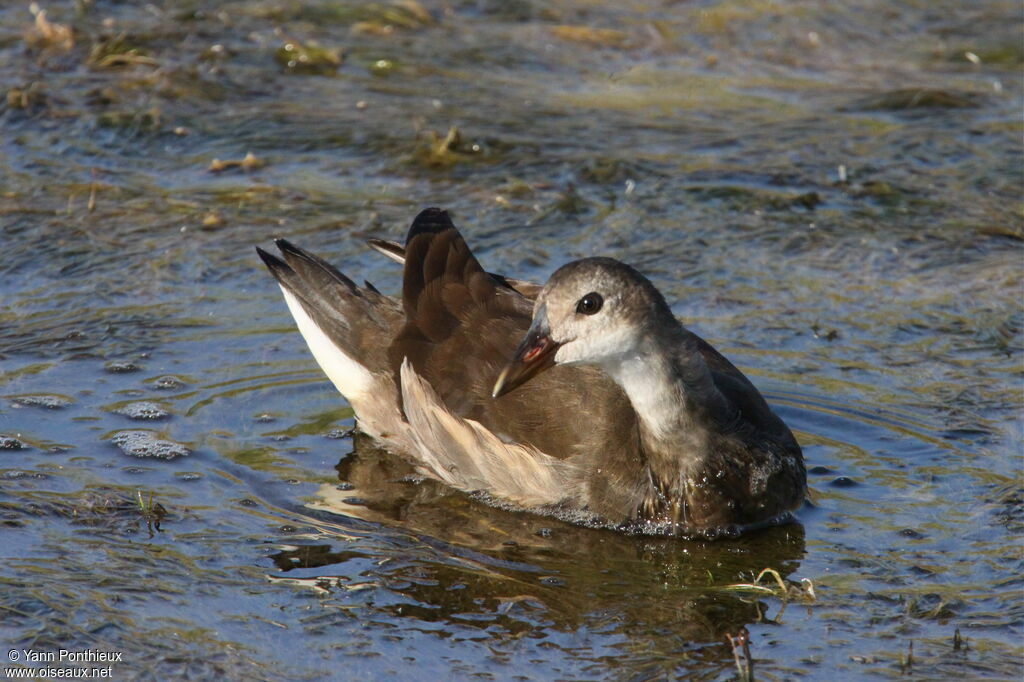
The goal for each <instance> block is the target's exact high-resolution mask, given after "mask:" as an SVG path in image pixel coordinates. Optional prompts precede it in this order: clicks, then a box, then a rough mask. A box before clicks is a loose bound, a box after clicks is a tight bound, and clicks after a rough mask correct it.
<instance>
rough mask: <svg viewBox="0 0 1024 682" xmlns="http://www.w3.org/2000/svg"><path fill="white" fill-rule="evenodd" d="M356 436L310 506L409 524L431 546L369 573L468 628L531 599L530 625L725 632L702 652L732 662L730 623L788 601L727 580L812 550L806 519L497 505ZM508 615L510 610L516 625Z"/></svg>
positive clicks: (674, 647) (303, 564)
mask: <svg viewBox="0 0 1024 682" xmlns="http://www.w3.org/2000/svg"><path fill="white" fill-rule="evenodd" d="M354 445H355V448H354V450H353V452H352V453H350V454H349V455H347V456H346V457H344V458H343V459H342V460H341V461H340V462H339V463H338V465H337V470H338V477H339V479H340V482H339V484H338V485H325V486H322V487H321V489H320V490H319V491H318V500H317V501H316V502H315V503H313V504H310V505H309V506H310V508H312V509H315V510H316V511H317V512H318V513H323V512H329V513H330V514H335V515H343V516H346V517H356V518H358V519H362V520H363V521H369V522H372V523H379V524H382V525H384V526H387V527H389V528H398V529H401V530H403V531H405V532H407V533H411V534H412V535H414V536H415V537H417V538H418V539H419V541H420V542H422V543H423V544H425V545H426V546H429V547H430V548H431V551H432V553H431V554H429V555H425V554H423V553H418V552H417V551H416V550H415V546H410V547H409V548H407V549H408V550H409V553H408V554H403V553H402V551H398V552H397V553H396V554H395V555H393V556H391V557H389V559H388V561H386V562H383V563H381V562H379V561H378V562H373V561H368V562H361V565H363V566H367V565H370V566H378V565H379V568H375V569H372V570H371V571H370V573H374V572H376V573H377V576H376V577H380V578H382V580H381V582H380V584H384V585H387V586H388V588H389V589H392V590H397V591H399V592H401V593H402V594H404V595H406V596H408V597H412V598H413V599H414V600H416V602H418V604H419V608H409V606H408V605H406V606H405V607H404V608H403V609H400V610H399V611H398V612H396V615H402V616H413V617H417V618H421V619H426V620H428V621H431V622H437V621H444V620H445V619H454V621H456V622H458V623H459V625H460V626H464V625H466V624H467V618H470V619H471V617H470V615H471V614H478V615H480V616H481V618H480V626H481V627H488V625H489V624H492V623H493V620H492V618H500V617H501V616H502V615H505V614H508V613H509V612H510V611H514V610H522V609H526V610H528V611H531V612H534V613H536V614H538V617H539V621H537V622H534V624H533V625H532V626H529V627H533V628H536V627H541V631H548V630H550V629H552V628H553V629H555V630H558V631H562V632H571V631H575V630H577V629H578V628H581V627H585V628H587V629H588V631H591V632H593V631H595V630H599V631H600V632H601V633H603V634H611V633H615V634H616V635H617V637H618V638H620V639H621V638H622V637H623V636H624V637H625V640H624V641H626V642H631V644H630V648H631V649H635V647H636V646H640V648H641V649H643V650H645V651H648V652H649V653H652V652H654V651H665V652H667V651H674V652H676V653H677V654H678V653H679V652H681V651H682V650H684V649H686V650H687V651H689V652H690V653H689V654H687V655H695V651H694V650H693V649H692V648H693V647H694V645H698V644H700V643H714V646H713V647H711V648H710V650H708V651H704V652H703V654H701V655H698V656H697V657H698V658H704V659H705V664H706V662H707V661H706V657H707V656H708V655H710V656H711V658H715V659H717V658H719V657H721V660H722V661H723V664H724V663H725V662H729V663H730V664H731V661H732V653H731V650H730V649H729V648H728V647H727V646H726V645H725V644H724V641H725V636H726V634H733V633H736V632H737V631H739V630H740V628H742V627H744V626H746V625H749V624H751V623H755V622H759V621H762V620H772V619H774V618H775V617H776V616H777V614H778V612H779V607H780V600H779V599H778V598H767V599H766V598H765V597H764V596H760V597H759V596H757V595H752V594H751V593H749V592H740V591H736V590H733V589H729V588H728V587H727V586H729V585H732V584H736V583H750V582H751V581H752V580H753V578H754V576H756V575H757V574H758V573H759V572H760V571H761V570H762V569H764V568H773V569H775V570H776V571H778V572H779V574H780V575H781V576H782V577H783V578H786V577H787V576H790V575H791V574H792V573H793V572H794V571H795V570H796V569H797V567H798V566H799V562H800V559H801V558H802V557H803V555H804V552H805V547H804V532H803V527H802V526H800V525H799V524H795V523H793V524H789V525H786V526H780V527H775V528H769V529H765V530H761V531H758V532H754V533H750V534H748V535H746V536H743V537H740V538H736V539H728V540H717V541H704V542H698V541H689V540H683V539H679V538H668V537H653V536H639V535H628V534H624V533H618V532H614V531H611V530H606V529H593V528H586V527H582V526H576V525H572V524H569V523H565V522H562V521H560V520H558V519H556V518H553V517H550V516H541V515H537V514H531V513H528V512H523V511H510V510H506V509H499V508H495V507H493V506H489V505H488V504H485V503H484V502H482V501H480V500H476V499H473V498H472V497H470V496H467V495H465V494H463V493H458V492H455V491H452V490H451V489H449V488H447V487H445V486H443V485H441V484H438V483H434V482H432V481H423V480H418V479H416V478H415V472H414V470H413V468H412V467H411V466H410V465H409V464H407V463H406V462H405V461H404V460H403V459H401V458H400V457H398V456H396V455H393V454H391V453H388V452H386V451H383V450H381V449H379V448H377V447H375V446H374V444H373V442H372V441H371V440H370V439H369V438H367V437H365V436H361V435H358V434H357V435H356V436H355V440H354ZM350 547H352V549H350ZM392 549H394V548H392ZM372 554H373V553H372V552H367V551H366V549H365V548H362V547H360V548H355V547H353V543H351V542H338V543H329V544H319V543H317V544H314V545H312V546H297V547H294V548H289V549H287V550H285V551H281V552H279V553H278V554H276V555H274V556H273V557H272V559H273V560H274V562H275V564H276V565H277V566H278V568H280V569H281V570H282V571H286V572H288V573H290V574H291V575H295V573H292V572H293V571H296V569H304V570H301V571H298V572H299V573H301V574H303V575H304V576H308V575H312V574H318V575H323V574H325V573H326V574H330V573H332V571H331V570H329V569H328V570H327V571H325V570H324V569H325V568H327V567H330V566H335V565H341V564H347V563H348V562H350V561H352V560H353V559H373V558H374V557H373V556H372ZM439 555H440V558H439ZM425 557H427V558H425ZM378 558H379V557H378ZM310 569H312V572H311V571H310ZM339 570H348V569H340V568H339ZM360 575H362V576H363V577H367V575H368V574H367V572H366V571H365V570H364V572H363V573H361V574H360ZM282 577H284V576H282ZM540 621H542V623H543V625H540ZM510 622H511V621H508V620H502V624H504V625H505V626H506V628H507V629H514V627H516V626H512V625H510V624H509V623H510ZM519 626H523V623H522V622H521V621H520V622H519ZM652 647H653V648H652ZM666 647H667V648H666ZM698 649H702V648H701V647H698ZM702 650H703V649H702ZM755 655H756V654H755Z"/></svg>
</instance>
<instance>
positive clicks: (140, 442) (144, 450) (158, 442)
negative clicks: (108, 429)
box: [110, 431, 192, 459]
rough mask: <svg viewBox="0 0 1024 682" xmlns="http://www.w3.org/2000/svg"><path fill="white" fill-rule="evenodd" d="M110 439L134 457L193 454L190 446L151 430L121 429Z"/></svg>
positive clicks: (172, 457)
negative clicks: (160, 435) (159, 435)
mask: <svg viewBox="0 0 1024 682" xmlns="http://www.w3.org/2000/svg"><path fill="white" fill-rule="evenodd" d="M110 441H111V442H112V443H113V444H114V445H116V446H117V447H119V448H121V452H123V453H124V454H126V455H131V456H132V457H155V458H157V459H175V458H176V457H187V456H188V455H191V454H192V451H191V450H190V449H189V448H188V446H186V445H184V444H182V443H177V442H175V441H173V440H164V439H161V438H158V437H157V436H156V434H154V433H151V432H149V431H119V432H118V433H116V434H114V436H113V437H112V438H111V439H110Z"/></svg>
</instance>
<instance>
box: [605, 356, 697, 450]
mask: <svg viewBox="0 0 1024 682" xmlns="http://www.w3.org/2000/svg"><path fill="white" fill-rule="evenodd" d="M604 369H605V371H606V372H607V373H608V374H609V376H611V377H612V379H614V380H615V383H617V384H618V385H619V386H621V387H622V390H623V391H625V392H626V396H627V397H629V401H630V402H631V403H632V404H633V409H634V410H636V413H637V416H639V418H640V421H641V422H642V423H643V424H644V426H645V427H646V428H647V430H648V431H649V432H650V433H651V435H652V436H654V437H655V438H656V439H659V440H660V439H663V438H665V437H667V436H668V435H669V434H670V433H672V432H673V431H675V430H677V429H679V428H680V426H682V425H683V424H682V422H684V421H685V420H686V414H687V411H686V394H685V392H684V391H683V389H682V386H681V385H680V384H679V382H678V380H677V379H676V378H675V377H673V376H672V370H671V368H670V367H669V365H668V363H667V362H666V361H665V359H664V358H660V357H657V356H652V355H641V354H639V353H637V354H632V355H628V356H626V357H622V358H619V361H618V362H616V363H615V364H614V365H606V366H605V368H604Z"/></svg>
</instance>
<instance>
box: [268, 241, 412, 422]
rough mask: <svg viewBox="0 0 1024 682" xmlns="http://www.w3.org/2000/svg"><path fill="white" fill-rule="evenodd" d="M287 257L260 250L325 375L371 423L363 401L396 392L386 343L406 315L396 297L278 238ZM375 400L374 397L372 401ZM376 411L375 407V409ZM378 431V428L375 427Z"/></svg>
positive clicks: (362, 417)
mask: <svg viewBox="0 0 1024 682" xmlns="http://www.w3.org/2000/svg"><path fill="white" fill-rule="evenodd" d="M274 243H275V244H276V245H277V247H278V248H279V249H280V250H281V255H282V256H283V260H282V258H279V257H277V256H275V255H273V254H270V253H267V252H266V251H264V250H263V249H260V248H257V249H256V251H257V253H258V254H259V256H260V258H261V259H263V262H264V263H265V264H266V266H267V268H269V269H270V272H271V274H272V275H274V278H275V279H276V280H277V283H278V284H279V285H280V287H281V292H282V293H283V294H284V300H285V302H286V303H287V304H288V309H289V311H291V314H292V317H294V318H295V323H296V324H297V325H298V328H299V332H300V333H301V334H302V337H303V338H304V339H305V340H306V343H307V344H308V345H309V349H310V351H311V352H312V353H313V357H314V358H316V361H317V363H318V364H319V365H320V367H321V369H323V371H324V373H325V374H326V375H327V377H328V378H329V379H330V380H331V382H332V383H333V384H334V385H335V387H336V388H337V389H338V390H339V391H340V392H341V394H342V395H344V396H345V398H346V399H347V400H348V401H349V403H350V404H351V405H352V407H353V408H354V409H355V410H356V412H357V413H359V416H360V422H361V423H362V422H364V421H366V419H367V417H372V414H367V410H366V409H363V408H364V406H363V404H362V403H366V402H368V401H370V402H377V400H378V399H379V397H380V395H379V394H380V393H381V392H383V393H385V394H388V395H389V396H395V397H394V401H395V402H396V403H397V387H396V386H395V383H394V378H393V375H392V373H391V371H390V369H389V368H388V363H387V351H386V343H382V340H386V339H390V338H392V337H393V336H394V335H395V333H396V332H397V330H398V329H399V328H400V327H401V325H402V322H403V318H404V315H403V314H402V311H401V307H400V306H399V304H398V302H397V301H395V300H394V299H391V298H388V297H387V296H384V295H382V294H380V293H379V292H378V291H377V290H376V289H374V288H372V287H371V286H366V287H360V286H358V285H357V284H356V283H355V282H353V281H352V280H351V279H349V278H348V277H346V276H345V275H343V274H342V273H341V272H339V271H338V270H337V269H336V268H334V267H333V266H332V265H330V264H329V263H327V262H326V261H324V260H323V259H321V258H319V257H317V256H314V255H313V254H311V253H309V252H307V251H304V250H302V249H300V248H299V247H297V246H295V245H294V244H292V243H291V242H288V241H287V240H284V239H278V240H275V242H274ZM371 398H373V400H370V399H371ZM371 412H372V410H371ZM371 430H376V429H371Z"/></svg>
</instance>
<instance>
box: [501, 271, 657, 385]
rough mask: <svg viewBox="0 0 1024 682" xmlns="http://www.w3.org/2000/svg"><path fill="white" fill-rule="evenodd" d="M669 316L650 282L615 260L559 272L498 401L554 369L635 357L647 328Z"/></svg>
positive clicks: (539, 301) (542, 295) (546, 288)
mask: <svg viewBox="0 0 1024 682" xmlns="http://www.w3.org/2000/svg"><path fill="white" fill-rule="evenodd" d="M663 314H668V315H670V316H671V312H669V311H668V306H667V305H666V304H665V301H664V299H663V298H662V297H661V294H660V293H658V291H657V289H655V288H654V285H652V284H651V283H650V281H648V280H647V278H646V277H644V276H643V275H641V274H640V273H639V272H637V271H636V270H634V269H633V268H631V267H630V266H628V265H626V264H624V263H620V262H619V261H616V260H613V259H611V258H587V259H584V260H578V261H574V262H572V263H569V264H568V265H564V266H562V267H561V268H559V269H558V270H557V271H556V272H555V273H554V274H553V275H552V276H551V279H549V280H548V283H547V284H546V285H545V286H544V289H543V290H542V291H541V293H540V295H539V296H538V297H537V302H536V304H535V306H534V316H533V324H532V325H531V326H530V330H529V332H528V333H527V335H526V338H525V339H524V340H523V343H522V344H520V346H519V348H518V349H517V350H516V353H515V356H514V357H513V358H512V361H511V362H510V363H509V365H508V366H507V367H506V368H505V369H504V370H503V371H502V373H501V375H500V377H499V378H498V381H497V383H496V384H495V386H494V391H493V395H494V396H495V397H498V396H500V395H502V394H504V393H507V392H508V391H510V390H512V389H513V388H515V387H516V386H519V385H521V384H523V383H525V382H526V381H528V380H529V379H530V378H531V377H533V376H536V375H537V374H538V373H540V372H542V371H543V370H545V369H547V368H549V367H551V366H553V365H555V364H573V363H585V364H594V365H608V364H614V363H616V362H619V361H621V359H622V358H624V357H626V356H628V355H630V354H631V353H634V352H636V348H637V344H638V343H639V341H640V340H641V339H642V338H643V336H644V331H645V328H646V327H647V326H648V325H650V324H651V323H652V321H655V320H656V318H657V317H658V316H660V315H663Z"/></svg>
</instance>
